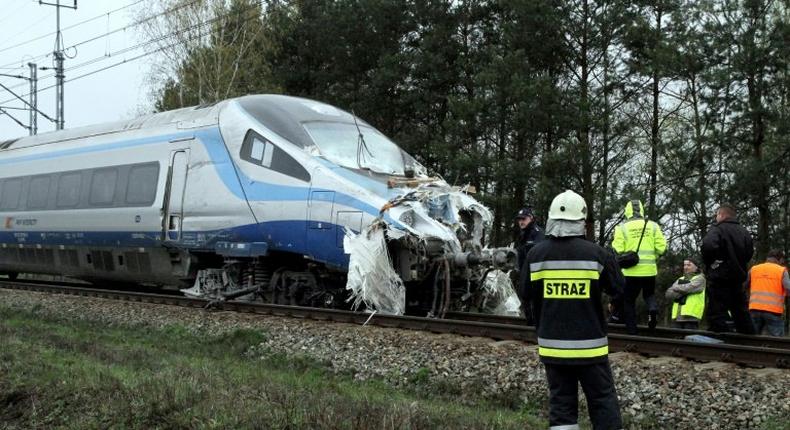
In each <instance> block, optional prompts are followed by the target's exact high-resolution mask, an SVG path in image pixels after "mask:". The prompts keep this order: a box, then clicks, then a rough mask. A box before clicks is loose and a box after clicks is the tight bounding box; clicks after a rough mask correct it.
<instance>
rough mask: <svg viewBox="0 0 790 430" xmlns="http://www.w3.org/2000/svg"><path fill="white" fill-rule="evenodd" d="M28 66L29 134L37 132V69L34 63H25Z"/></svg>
mask: <svg viewBox="0 0 790 430" xmlns="http://www.w3.org/2000/svg"><path fill="white" fill-rule="evenodd" d="M27 66H28V67H30V102H29V103H30V135H31V136H33V135H34V134H36V133H38V70H37V69H36V63H27Z"/></svg>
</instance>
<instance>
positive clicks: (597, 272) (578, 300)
mask: <svg viewBox="0 0 790 430" xmlns="http://www.w3.org/2000/svg"><path fill="white" fill-rule="evenodd" d="M616 264H617V263H615V261H614V256H613V255H612V254H611V253H610V252H607V251H606V250H604V249H603V248H601V247H600V246H598V245H596V244H594V243H592V242H589V241H587V240H585V239H582V238H580V237H570V238H554V237H551V238H549V239H548V240H545V241H543V242H540V243H538V244H536V245H535V246H534V247H533V248H532V251H530V253H529V255H528V256H527V261H526V264H524V269H525V271H524V272H525V273H522V282H523V285H522V288H523V289H525V290H527V291H524V293H525V294H528V295H529V297H531V299H530V302H531V303H532V306H533V314H534V315H535V319H536V325H537V334H538V355H539V356H540V359H541V361H542V362H544V363H552V364H591V363H595V362H601V361H605V360H606V357H607V355H608V353H609V346H608V340H607V337H606V322H605V319H604V317H603V306H602V305H601V293H602V291H603V292H606V293H608V294H610V295H614V296H620V295H621V294H622V285H623V278H622V276H621V275H620V273H618V270H617V265H616Z"/></svg>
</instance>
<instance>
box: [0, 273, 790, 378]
mask: <svg viewBox="0 0 790 430" xmlns="http://www.w3.org/2000/svg"><path fill="white" fill-rule="evenodd" d="M0 288H6V289H17V290H27V291H36V292H46V293H56V294H68V295H78V296H86V297H97V298H104V299H113V300H126V301H132V302H142V303H155V304H166V305H177V306H186V307H192V308H206V307H207V306H208V305H210V304H211V302H209V301H208V300H205V299H196V298H189V297H183V296H174V295H161V294H152V293H139V292H129V291H118V290H106V289H96V288H85V287H73V286H69V287H60V286H55V285H51V284H36V283H29V282H25V283H19V282H9V281H0ZM214 307H215V308H217V309H221V310H224V311H235V312H240V313H254V314H263V315H273V316H283V317H297V318H305V319H313V320H318V321H332V322H342V323H351V324H363V325H364V324H369V325H376V326H380V327H390V328H399V329H411V330H419V331H428V332H433V333H451V334H457V335H463V336H479V337H487V338H491V339H496V340H516V341H522V342H529V343H535V342H536V341H537V335H536V333H535V328H534V327H531V326H527V325H523V324H522V325H514V324H501V323H493V322H485V321H459V320H451V319H432V318H424V317H413V316H395V315H383V314H369V313H361V312H352V311H346V310H337V309H320V308H305V307H296V306H285V305H274V304H261V303H246V302H234V301H228V302H223V303H221V304H216V305H215V306H214ZM609 350H610V351H611V352H618V351H626V352H634V353H639V354H646V355H654V356H675V357H683V358H687V359H691V360H695V361H722V362H728V363H736V364H740V365H744V366H749V367H778V368H790V350H789V349H778V348H765V347H755V346H744V345H731V344H707V343H699V342H690V341H686V340H680V339H665V338H658V337H649V336H631V335H625V334H617V333H612V334H610V335H609Z"/></svg>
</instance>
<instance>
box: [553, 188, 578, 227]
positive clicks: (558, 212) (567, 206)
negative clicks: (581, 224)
mask: <svg viewBox="0 0 790 430" xmlns="http://www.w3.org/2000/svg"><path fill="white" fill-rule="evenodd" d="M585 218H587V203H585V202H584V199H583V198H582V196H580V195H578V194H576V193H574V192H573V191H571V190H566V191H565V192H563V193H560V194H557V197H554V200H552V201H551V207H549V219H566V220H571V221H576V220H582V219H585Z"/></svg>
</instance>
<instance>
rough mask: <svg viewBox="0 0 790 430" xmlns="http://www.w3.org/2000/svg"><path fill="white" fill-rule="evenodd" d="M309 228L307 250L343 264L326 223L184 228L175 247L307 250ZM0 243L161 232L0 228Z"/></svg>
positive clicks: (148, 239)
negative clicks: (261, 245) (253, 245)
mask: <svg viewBox="0 0 790 430" xmlns="http://www.w3.org/2000/svg"><path fill="white" fill-rule="evenodd" d="M308 231H310V237H309V240H310V245H311V246H310V249H312V250H313V251H312V252H311V253H310V254H311V255H312V257H313V258H314V259H315V260H317V261H321V262H324V263H327V264H330V265H332V266H336V267H340V268H347V267H348V255H346V254H345V253H344V252H343V248H342V234H343V232H342V226H337V225H334V224H330V227H329V228H324V229H320V230H317V229H308V226H307V221H269V222H264V223H261V224H260V228H256V226H255V224H248V225H244V226H239V227H233V228H230V229H225V230H213V231H187V232H183V233H182V237H181V241H180V242H179V243H178V244H177V245H175V244H174V245H175V246H177V247H178V248H186V249H191V250H203V251H213V250H214V246H215V244H216V243H217V242H266V243H268V244H269V250H270V251H284V252H292V253H297V254H305V255H306V254H308V251H307V249H308V248H307V241H308V237H307V232H308ZM0 243H7V244H11V246H14V245H15V244H22V245H25V246H28V245H31V246H34V245H43V246H57V245H65V246H77V247H122V248H135V247H141V248H150V247H159V246H163V243H162V240H161V232H158V231H156V232H120V231H119V232H106V231H105V232H82V231H71V232H41V231H10V230H5V231H0Z"/></svg>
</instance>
